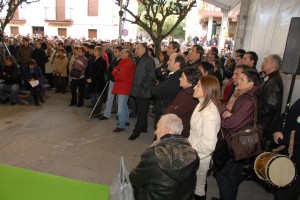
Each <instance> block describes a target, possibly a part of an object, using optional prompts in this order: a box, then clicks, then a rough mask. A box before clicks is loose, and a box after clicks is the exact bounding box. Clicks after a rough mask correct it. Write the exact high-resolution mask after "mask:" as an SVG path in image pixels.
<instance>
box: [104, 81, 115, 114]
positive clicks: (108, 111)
mask: <svg viewBox="0 0 300 200" xmlns="http://www.w3.org/2000/svg"><path fill="white" fill-rule="evenodd" d="M114 85H115V82H112V81H109V86H108V93H107V100H106V103H105V109H104V111H103V116H104V117H107V118H110V117H111V109H112V106H113V103H114V99H115V95H114V94H113V93H112V89H113V87H114Z"/></svg>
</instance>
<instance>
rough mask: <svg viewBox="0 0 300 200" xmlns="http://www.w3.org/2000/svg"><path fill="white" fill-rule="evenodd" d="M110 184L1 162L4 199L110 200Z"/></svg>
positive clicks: (0, 199)
mask: <svg viewBox="0 0 300 200" xmlns="http://www.w3.org/2000/svg"><path fill="white" fill-rule="evenodd" d="M108 196H109V187H108V186H103V185H97V184H93V183H88V182H83V181H78V180H74V179H69V178H64V177H59V176H54V175H50V174H44V173H40V172H35V171H30V170H25V169H20V168H16V167H11V166H6V165H0V200H107V199H108Z"/></svg>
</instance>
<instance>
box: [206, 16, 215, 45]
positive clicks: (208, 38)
mask: <svg viewBox="0 0 300 200" xmlns="http://www.w3.org/2000/svg"><path fill="white" fill-rule="evenodd" d="M212 28H213V17H212V16H210V17H209V18H208V25H207V35H206V37H207V38H206V39H207V40H208V41H209V40H210V39H211V35H212Z"/></svg>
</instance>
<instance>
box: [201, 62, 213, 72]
mask: <svg viewBox="0 0 300 200" xmlns="http://www.w3.org/2000/svg"><path fill="white" fill-rule="evenodd" d="M198 70H199V71H200V72H201V75H202V76H208V75H212V74H213V73H214V66H213V65H212V64H211V63H209V62H206V61H203V62H201V63H200V64H199V65H198Z"/></svg>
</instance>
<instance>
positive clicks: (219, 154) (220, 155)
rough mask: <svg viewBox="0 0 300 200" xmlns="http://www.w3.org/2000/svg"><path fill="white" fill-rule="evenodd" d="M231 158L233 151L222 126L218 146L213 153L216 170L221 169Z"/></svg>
mask: <svg viewBox="0 0 300 200" xmlns="http://www.w3.org/2000/svg"><path fill="white" fill-rule="evenodd" d="M230 158H231V153H230V150H229V147H228V144H227V141H226V139H225V137H224V134H223V130H222V128H221V130H220V132H219V135H218V141H217V144H216V148H215V150H214V152H213V154H212V160H213V166H214V167H215V169H216V170H221V169H223V167H224V166H225V164H226V163H227V161H228V160H229V159H230Z"/></svg>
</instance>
